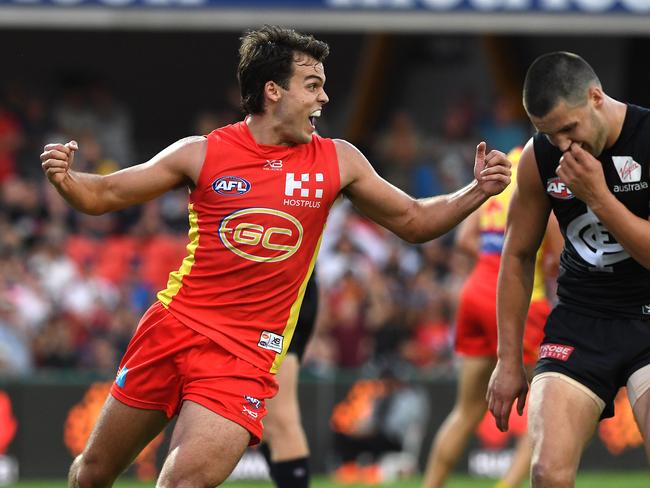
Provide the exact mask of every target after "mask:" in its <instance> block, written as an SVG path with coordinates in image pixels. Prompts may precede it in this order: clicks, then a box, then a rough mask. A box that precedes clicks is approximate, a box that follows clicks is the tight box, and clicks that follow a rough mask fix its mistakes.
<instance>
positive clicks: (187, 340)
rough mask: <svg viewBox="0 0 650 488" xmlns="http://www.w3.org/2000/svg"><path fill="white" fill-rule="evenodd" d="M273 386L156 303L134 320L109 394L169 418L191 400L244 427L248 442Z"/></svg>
mask: <svg viewBox="0 0 650 488" xmlns="http://www.w3.org/2000/svg"><path fill="white" fill-rule="evenodd" d="M277 390H278V384H277V381H276V380H275V377H274V375H272V374H271V373H269V372H267V371H263V370H261V369H259V368H257V367H255V366H253V365H252V364H250V363H248V362H246V361H244V360H243V359H240V358H238V357H236V356H233V355H232V354H230V353H229V352H228V351H226V350H225V349H223V348H222V347H220V346H219V345H218V344H216V343H215V342H213V341H212V340H210V339H208V338H207V337H205V336H203V335H201V334H199V333H198V332H195V331H194V330H192V329H190V328H189V327H186V326H185V325H183V324H181V323H180V322H179V321H178V320H176V318H175V317H174V316H173V315H171V313H169V312H168V311H167V309H165V307H164V306H163V305H162V304H161V303H160V302H156V303H154V304H153V305H152V306H151V308H149V310H147V312H146V313H145V314H144V316H143V317H142V319H141V320H140V323H139V324H138V328H137V330H136V332H135V335H134V336H133V338H132V339H131V342H130V343H129V347H128V349H127V351H126V353H125V355H124V357H123V358H122V362H121V363H120V369H119V372H118V374H117V378H116V380H115V382H114V383H113V386H112V387H111V394H112V395H113V396H114V397H115V398H116V399H117V400H119V401H120V402H122V403H125V404H126V405H130V406H132V407H136V408H145V409H151V410H162V411H164V412H165V414H166V415H167V417H169V418H171V417H173V416H174V415H176V414H178V412H179V411H180V407H181V405H182V402H183V401H185V400H191V401H193V402H195V403H198V404H200V405H202V406H204V407H205V408H207V409H209V410H211V411H213V412H215V413H216V414H218V415H221V416H222V417H224V418H227V419H229V420H232V421H233V422H235V423H237V424H239V425H241V426H242V427H244V428H245V429H246V430H248V431H249V432H250V434H251V442H250V443H251V445H252V444H257V443H258V442H259V441H260V439H261V438H262V419H263V418H264V416H265V415H266V406H265V403H264V401H265V400H266V399H269V398H272V397H273V396H274V395H275V394H276V393H277Z"/></svg>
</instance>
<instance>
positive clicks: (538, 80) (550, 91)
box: [523, 51, 600, 117]
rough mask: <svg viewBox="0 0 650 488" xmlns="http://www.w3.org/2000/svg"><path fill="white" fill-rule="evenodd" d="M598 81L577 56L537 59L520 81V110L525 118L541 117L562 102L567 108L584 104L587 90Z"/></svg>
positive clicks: (556, 54)
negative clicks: (521, 106)
mask: <svg viewBox="0 0 650 488" xmlns="http://www.w3.org/2000/svg"><path fill="white" fill-rule="evenodd" d="M593 84H596V85H597V86H600V80H599V79H598V76H597V75H596V73H595V72H594V70H593V68H592V67H591V66H589V63H587V62H586V61H585V60H584V59H582V58H581V57H580V56H578V55H577V54H573V53H568V52H564V51H558V52H554V53H549V54H544V55H543V56H540V57H538V58H537V59H536V60H535V61H534V62H533V64H531V65H530V68H528V72H527V73H526V79H525V80H524V90H523V101H524V108H525V109H526V112H528V114H529V115H532V116H534V117H544V116H546V115H548V113H549V112H550V111H551V110H552V109H553V108H554V107H555V106H556V105H557V104H558V103H559V102H560V101H562V100H564V101H565V102H566V103H567V104H568V105H570V106H578V105H581V104H583V103H585V102H586V101H587V91H588V89H589V87H590V86H591V85H593Z"/></svg>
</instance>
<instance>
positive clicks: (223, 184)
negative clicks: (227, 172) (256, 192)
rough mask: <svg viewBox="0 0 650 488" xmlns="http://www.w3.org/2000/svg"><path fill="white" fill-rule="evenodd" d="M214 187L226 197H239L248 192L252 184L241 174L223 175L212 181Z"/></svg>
mask: <svg viewBox="0 0 650 488" xmlns="http://www.w3.org/2000/svg"><path fill="white" fill-rule="evenodd" d="M212 189H213V190H214V191H216V192H217V193H218V194H219V195H223V196H226V197H238V196H240V195H243V194H244V193H248V192H249V191H250V189H251V184H250V183H249V182H248V181H246V180H245V179H244V178H241V177H240V176H222V177H221V178H219V179H216V180H214V181H213V182H212Z"/></svg>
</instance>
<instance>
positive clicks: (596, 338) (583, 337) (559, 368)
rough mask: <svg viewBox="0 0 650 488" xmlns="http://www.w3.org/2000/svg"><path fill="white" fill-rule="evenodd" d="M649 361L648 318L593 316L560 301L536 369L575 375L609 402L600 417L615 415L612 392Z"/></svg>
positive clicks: (616, 391)
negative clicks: (560, 303) (561, 303)
mask: <svg viewBox="0 0 650 488" xmlns="http://www.w3.org/2000/svg"><path fill="white" fill-rule="evenodd" d="M648 364H650V321H649V320H641V319H638V320H636V319H629V318H624V319H622V318H611V317H607V318H605V317H597V316H590V315H587V314H585V313H583V312H579V311H576V310H574V309H570V308H568V307H567V306H565V305H558V306H557V307H555V308H554V309H553V311H552V312H551V314H550V315H549V318H548V320H547V322H546V328H545V329H544V340H543V341H542V345H541V346H540V354H539V360H538V361H537V365H536V367H535V375H537V374H540V373H546V372H556V373H561V374H564V375H566V376H568V377H570V378H573V379H574V380H576V381H577V382H579V383H581V384H583V385H584V386H586V387H587V388H589V389H590V390H591V391H592V392H594V393H595V394H596V395H598V397H599V398H600V399H602V400H603V402H604V403H605V409H604V410H603V413H602V414H601V418H607V417H613V416H614V398H615V397H616V394H617V393H618V390H619V389H620V388H621V387H622V386H625V385H626V383H627V380H628V378H629V377H630V376H631V375H632V373H634V372H635V371H637V370H638V369H640V368H642V367H644V366H646V365H648Z"/></svg>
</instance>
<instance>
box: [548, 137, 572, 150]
mask: <svg viewBox="0 0 650 488" xmlns="http://www.w3.org/2000/svg"><path fill="white" fill-rule="evenodd" d="M551 142H552V143H553V145H554V146H555V147H557V148H558V149H559V150H560V151H562V152H567V151H568V150H569V149H571V144H573V141H572V140H571V138H569V137H566V136H562V135H556V136H553V138H552V139H551Z"/></svg>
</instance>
